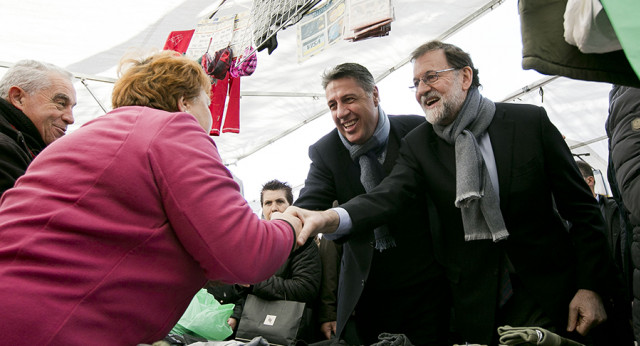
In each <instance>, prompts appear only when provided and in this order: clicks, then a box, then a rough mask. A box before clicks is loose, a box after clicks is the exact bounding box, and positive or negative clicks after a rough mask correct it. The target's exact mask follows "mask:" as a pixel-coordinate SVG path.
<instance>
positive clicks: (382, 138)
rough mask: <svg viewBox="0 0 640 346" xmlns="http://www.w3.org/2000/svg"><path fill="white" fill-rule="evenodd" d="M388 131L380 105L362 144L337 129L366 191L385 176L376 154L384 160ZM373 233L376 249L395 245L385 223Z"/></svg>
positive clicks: (389, 128) (384, 114)
mask: <svg viewBox="0 0 640 346" xmlns="http://www.w3.org/2000/svg"><path fill="white" fill-rule="evenodd" d="M390 131H391V125H390V123H389V118H388V117H387V114H386V113H385V112H384V111H383V110H382V107H380V106H378V125H377V126H376V129H375V131H374V133H373V136H371V138H369V139H368V140H367V141H366V142H365V143H364V144H362V145H360V144H351V143H350V142H349V141H348V140H347V139H346V138H344V136H342V134H341V133H340V132H339V131H338V135H339V136H340V140H341V141H342V144H344V146H345V148H347V150H349V155H350V156H351V159H352V160H353V161H355V162H358V163H359V164H360V182H361V183H362V186H363V187H364V190H365V191H366V192H369V191H371V190H373V188H374V187H376V186H377V185H378V184H379V183H380V182H381V181H382V179H384V177H385V173H384V169H383V167H382V164H381V163H380V161H378V156H379V154H380V153H381V152H382V153H383V159H382V161H384V155H386V152H385V147H386V144H387V141H388V140H389V132H390ZM373 234H374V236H375V240H376V244H375V248H376V249H378V250H380V251H382V250H386V249H388V248H390V247H395V246H396V243H395V240H394V239H393V237H392V236H391V233H389V228H388V227H387V225H382V226H380V227H377V228H376V229H374V230H373Z"/></svg>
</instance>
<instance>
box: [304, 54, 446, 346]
mask: <svg viewBox="0 0 640 346" xmlns="http://www.w3.org/2000/svg"><path fill="white" fill-rule="evenodd" d="M322 86H323V88H324V90H325V94H326V98H327V106H328V107H329V110H330V111H331V116H332V117H333V121H334V122H335V125H336V129H334V130H333V131H331V132H329V133H328V134H327V135H325V136H324V137H323V138H321V139H320V140H319V141H318V142H316V143H315V144H313V145H312V146H311V147H309V157H310V158H311V161H312V162H311V167H310V168H309V174H308V175H307V179H306V181H305V186H304V188H303V189H302V191H300V196H299V197H298V199H297V200H296V202H295V205H296V206H299V207H304V208H308V209H316V210H318V209H322V210H323V209H327V208H330V207H331V206H332V204H333V202H334V201H337V202H338V203H344V202H347V201H348V200H349V199H351V198H353V197H355V196H357V195H360V194H363V193H365V192H366V191H369V190H370V189H372V188H373V187H374V186H375V185H377V184H378V183H379V182H380V181H381V180H382V179H383V178H384V177H386V176H387V175H388V173H389V172H390V171H391V169H392V167H393V165H394V163H395V162H396V159H397V157H398V148H399V147H400V142H401V140H402V137H404V136H405V135H406V134H407V133H408V132H409V131H411V130H412V129H414V128H415V127H416V126H419V125H420V124H424V123H425V121H424V117H421V116H417V115H387V114H386V113H385V112H384V110H383V109H382V107H381V105H380V95H379V93H378V87H377V86H376V85H375V80H374V79H373V76H372V75H371V73H370V72H369V70H367V68H365V67H364V66H362V65H359V64H355V63H345V64H341V65H338V66H336V67H334V68H333V69H331V70H330V71H328V72H327V73H325V74H324V76H323V79H322ZM410 203H411V204H412V206H413V208H409V209H407V210H405V211H403V212H402V213H400V214H398V215H397V216H396V217H393V218H390V219H387V220H385V222H384V224H383V225H379V226H378V227H370V228H368V229H366V230H364V232H361V233H360V234H357V235H356V234H354V235H353V236H351V237H345V238H343V239H341V240H340V243H343V247H342V252H343V254H342V262H341V263H342V264H341V266H340V274H339V283H338V293H337V323H335V324H333V325H335V327H333V328H335V329H334V330H333V332H334V333H335V334H336V335H337V336H338V337H339V338H340V339H344V340H345V341H346V342H347V343H348V344H349V345H362V344H364V345H370V344H373V343H376V342H378V336H379V335H380V334H381V333H383V332H386V333H394V334H405V335H406V336H408V337H409V340H410V341H411V342H412V343H413V344H415V345H424V344H427V345H449V343H448V342H447V334H448V329H449V328H448V326H449V319H448V315H449V310H450V307H449V302H448V287H446V279H445V278H444V273H443V271H442V268H441V267H440V265H438V264H437V263H436V262H435V259H434V256H433V251H432V250H431V249H432V244H431V236H430V234H429V231H428V221H429V220H428V218H427V217H426V215H424V212H423V210H424V208H426V201H425V196H424V195H420V196H415V198H411V202H410ZM334 256H335V255H334ZM338 261H339V260H338ZM324 269H325V268H323V270H324ZM321 311H322V310H321ZM334 318H335V317H334ZM321 320H322V321H323V322H325V319H322V316H321ZM322 328H323V332H324V333H325V336H326V337H327V338H330V337H331V331H332V329H333V328H332V323H331V321H328V323H324V324H323V325H322Z"/></svg>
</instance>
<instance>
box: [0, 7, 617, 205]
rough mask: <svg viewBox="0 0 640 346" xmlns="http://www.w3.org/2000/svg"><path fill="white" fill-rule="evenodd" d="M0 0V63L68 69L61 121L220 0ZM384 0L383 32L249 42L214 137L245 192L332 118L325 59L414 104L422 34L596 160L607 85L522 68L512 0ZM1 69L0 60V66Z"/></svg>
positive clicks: (96, 103)
mask: <svg viewBox="0 0 640 346" xmlns="http://www.w3.org/2000/svg"><path fill="white" fill-rule="evenodd" d="M2 1H3V4H2V6H1V8H2V11H0V42H2V44H3V49H2V50H1V51H0V66H1V67H8V66H10V65H11V64H13V63H14V62H16V61H18V60H20V59H38V60H44V61H48V62H51V63H54V64H57V65H59V66H62V67H65V68H67V69H69V70H70V71H71V72H73V73H74V74H76V76H77V77H79V79H78V81H77V82H76V84H75V87H76V90H77V91H78V101H79V103H78V106H77V107H76V108H75V110H74V115H75V118H76V123H75V124H74V125H73V126H72V127H71V128H70V131H72V130H73V129H74V128H77V127H79V126H81V125H82V124H83V123H85V122H87V121H88V120H90V119H93V118H95V117H98V116H100V115H102V114H104V113H105V111H104V110H103V108H104V109H106V110H107V111H108V110H109V109H110V108H111V107H110V103H111V102H110V97H111V89H112V83H113V81H114V80H115V78H116V77H117V76H116V66H117V64H118V62H119V60H120V58H121V57H122V56H123V55H124V54H125V53H127V52H131V51H132V50H133V51H138V52H139V51H145V50H149V49H161V48H162V47H163V46H164V43H165V40H166V39H167V36H168V35H169V33H170V32H171V31H175V30H188V29H194V28H195V27H196V24H197V23H198V21H199V20H200V19H202V18H205V17H208V16H209V15H210V14H211V13H212V12H213V11H214V10H215V9H216V8H218V5H219V3H220V2H221V1H220V0H217V1H215V0H214V1H211V0H183V1H177V0H174V1H160V2H158V1H150V0H140V1H123V0H113V1H108V2H92V3H87V2H86V1H80V0H66V1H62V2H55V3H52V2H49V1H44V0H23V1H20V2H13V1H12V2H9V1H6V0H2ZM392 3H393V5H394V8H395V21H394V22H393V23H392V24H391V32H390V35H389V36H387V37H383V38H374V39H369V40H365V41H361V42H346V41H344V42H339V43H337V44H336V45H334V46H331V47H330V48H329V49H327V50H326V51H324V52H321V53H320V54H318V55H316V56H314V57H312V58H310V59H309V60H307V61H304V62H303V63H298V62H297V55H296V49H297V48H296V28H295V27H290V28H287V29H286V30H283V31H280V32H279V33H278V34H277V39H278V48H277V49H276V50H275V51H274V52H273V53H272V54H271V55H269V54H268V53H267V50H264V51H262V52H259V53H258V55H257V58H258V65H257V70H256V72H255V73H254V74H253V75H251V76H249V77H243V78H242V79H241V84H242V86H241V95H242V99H241V104H240V114H241V115H240V120H241V123H240V133H239V134H233V133H223V134H222V135H221V136H219V137H214V139H215V141H216V143H217V145H218V149H219V151H220V154H221V156H222V158H223V160H224V161H225V163H226V164H228V165H229V168H230V169H231V170H232V171H233V172H234V173H235V174H236V175H237V176H238V177H240V178H241V179H242V180H243V182H244V189H245V196H246V198H247V199H248V200H250V201H251V200H255V199H258V198H259V195H258V191H259V189H260V186H261V184H262V183H264V182H266V181H267V180H270V179H280V180H283V181H288V182H290V183H291V184H292V185H293V186H300V185H301V184H302V183H303V182H304V178H305V177H306V172H307V170H308V164H309V160H308V158H307V148H308V146H309V145H310V144H312V143H314V142H315V141H316V140H317V139H319V138H320V137H321V136H322V135H324V134H325V133H327V132H328V131H329V130H331V129H332V128H333V123H332V121H331V117H330V115H329V114H328V109H327V107H326V103H325V100H324V91H323V90H322V87H321V85H320V77H321V74H322V72H323V71H324V70H325V69H327V68H329V67H332V66H335V65H337V64H339V63H342V62H347V61H349V62H358V63H361V64H363V65H364V66H367V67H368V68H369V69H370V70H371V72H372V73H373V75H374V77H376V80H377V81H378V82H379V84H378V86H379V88H380V94H381V99H382V101H381V104H382V107H383V108H384V109H385V111H386V112H387V113H389V114H402V113H414V114H421V110H420V108H419V106H418V105H417V103H416V101H415V100H414V98H413V94H412V93H411V92H410V91H409V90H408V89H407V87H408V86H409V84H410V81H411V79H412V73H411V64H410V63H408V58H409V55H410V53H411V51H412V50H413V49H414V48H416V47H417V46H418V45H420V44H421V43H424V42H426V41H428V40H431V39H442V40H445V41H448V42H451V43H454V44H457V45H459V46H460V47H461V48H463V49H465V50H466V51H468V52H469V53H470V54H471V56H472V58H473V59H474V63H475V64H476V67H477V68H478V69H479V70H480V82H481V83H482V84H483V89H482V93H483V94H484V95H485V96H487V97H489V98H490V99H492V100H494V101H503V100H506V101H511V102H525V103H534V104H538V105H542V106H544V107H545V108H546V110H547V112H548V113H549V116H550V118H551V120H552V121H553V122H554V124H555V125H556V126H557V127H558V128H559V129H560V131H561V132H562V133H563V134H564V135H565V136H566V138H567V142H568V144H569V145H570V146H571V147H573V148H574V149H573V150H574V152H575V153H589V154H590V156H587V157H584V159H585V160H586V161H587V162H588V163H590V164H591V165H593V166H594V167H596V168H597V169H600V170H601V171H602V172H606V161H607V141H606V137H605V132H604V121H605V119H606V115H607V107H608V92H609V90H610V88H611V86H610V85H609V84H606V83H593V82H584V81H576V80H571V79H567V78H550V77H547V76H543V75H540V74H538V73H537V72H534V71H523V70H522V68H521V59H522V56H521V54H522V46H521V39H520V37H521V36H520V24H519V16H518V11H517V0H507V1H499V0H492V1H488V0H464V1H463V0H439V1H434V0H395V1H393V2H392ZM250 8H251V1H249V0H228V1H226V2H224V5H223V6H222V7H221V9H220V13H225V12H226V13H235V12H239V11H241V10H249V9H250ZM5 70H6V69H5V68H0V74H2V73H4V71H5ZM542 83H544V84H543V85H542V87H541V88H542V90H543V94H542V95H541V94H540V92H539V90H540V87H539V86H538V85H539V84H542ZM85 85H86V86H85ZM92 94H93V95H92ZM94 97H95V98H94ZM601 185H604V184H601Z"/></svg>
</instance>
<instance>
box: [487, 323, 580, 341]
mask: <svg viewBox="0 0 640 346" xmlns="http://www.w3.org/2000/svg"><path fill="white" fill-rule="evenodd" d="M498 335H500V339H499V341H500V345H542V346H584V345H583V344H581V343H579V342H576V341H573V340H571V339H567V338H563V337H561V336H560V335H558V334H555V333H552V332H550V331H548V330H546V329H543V328H539V327H511V326H502V327H498Z"/></svg>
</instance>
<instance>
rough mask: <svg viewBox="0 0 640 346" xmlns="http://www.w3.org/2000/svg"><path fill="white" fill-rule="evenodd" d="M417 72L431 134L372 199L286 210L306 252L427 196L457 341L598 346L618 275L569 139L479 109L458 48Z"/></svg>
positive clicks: (524, 114)
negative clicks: (524, 339)
mask: <svg viewBox="0 0 640 346" xmlns="http://www.w3.org/2000/svg"><path fill="white" fill-rule="evenodd" d="M412 61H413V64H414V66H413V67H414V69H413V71H414V80H413V84H414V86H415V88H416V100H417V101H418V102H419V103H420V105H421V106H422V108H423V110H424V112H425V114H426V118H427V122H428V123H425V124H423V125H420V126H419V127H417V128H416V129H415V130H414V131H412V132H411V133H409V134H408V135H407V136H405V137H404V139H403V144H402V147H401V149H400V153H399V158H398V161H397V163H396V165H395V166H394V169H393V171H392V172H391V173H390V174H389V176H388V177H387V178H386V179H385V180H384V181H383V182H382V183H381V184H380V185H378V186H377V187H376V188H375V189H373V191H371V192H369V193H368V194H366V195H361V196H359V197H357V198H354V199H352V200H351V201H349V202H347V203H345V204H342V205H341V206H340V208H335V209H332V210H328V211H325V212H309V211H305V210H300V209H295V208H292V209H290V210H287V212H289V213H294V214H297V215H298V216H299V217H300V218H301V219H302V220H303V222H304V229H303V231H302V233H303V235H302V236H301V237H300V239H299V242H300V241H302V240H304V238H305V235H304V234H306V233H311V234H313V233H314V232H316V231H320V232H325V233H326V232H332V231H335V233H333V234H332V236H333V237H341V236H345V235H346V236H353V235H354V234H359V233H360V231H361V230H363V229H370V228H371V227H375V226H376V225H378V224H380V223H382V222H384V221H385V220H387V219H389V218H391V217H393V216H394V215H397V214H398V213H399V212H400V211H402V210H406V209H410V208H412V205H411V204H410V203H409V202H408V200H409V198H410V197H411V196H415V195H423V194H426V195H427V196H429V197H430V199H431V200H432V201H433V203H430V204H429V207H428V208H427V209H423V211H428V214H429V218H430V220H431V231H432V237H433V242H434V251H435V255H436V258H437V259H438V261H439V262H442V263H444V265H445V267H446V274H447V278H448V279H449V282H450V285H451V289H452V297H453V308H454V318H455V324H454V329H455V330H456V332H458V333H459V334H460V336H461V337H460V340H454V341H456V342H458V343H462V342H465V341H467V342H470V343H480V344H497V341H498V335H497V333H496V328H497V327H498V326H503V325H507V324H508V325H511V326H518V327H524V326H539V327H542V328H545V329H548V330H550V331H552V332H556V333H559V334H562V335H568V336H571V337H572V338H581V337H582V336H583V335H587V334H590V335H588V336H589V337H591V338H595V337H596V336H597V334H598V333H597V332H596V330H598V329H602V328H604V327H605V326H604V325H603V326H598V325H600V324H601V323H602V322H603V321H605V320H606V318H607V314H606V311H605V307H604V306H606V305H607V303H608V302H609V296H610V295H611V294H612V291H613V290H614V288H612V285H613V284H614V283H615V279H614V278H612V275H611V273H614V271H615V269H614V266H613V263H612V261H611V259H610V258H609V256H608V251H607V248H606V246H607V245H606V244H607V242H606V240H605V239H604V235H603V233H604V232H603V230H602V228H603V227H604V222H603V219H602V215H601V214H600V211H599V210H598V206H597V205H596V203H595V200H594V199H593V197H592V196H591V194H590V192H589V190H588V188H587V185H586V184H585V183H584V181H583V180H582V177H581V176H580V173H579V171H578V168H577V167H576V164H575V162H574V160H573V157H572V155H571V152H570V151H569V148H568V147H567V145H566V143H565V142H564V140H563V138H562V136H561V134H560V133H559V131H558V130H557V129H556V128H555V127H554V126H553V124H552V123H551V122H550V121H549V118H548V117H547V115H546V112H545V111H544V109H543V108H540V107H535V106H531V105H521V104H500V103H498V104H496V103H493V102H491V101H490V100H488V99H486V98H484V97H482V96H481V95H480V93H479V91H478V87H479V85H480V83H479V79H478V71H477V70H476V69H475V68H474V66H473V62H472V61H471V58H470V57H469V55H468V54H467V53H466V52H464V51H462V50H461V49H460V48H458V47H456V46H453V45H450V44H444V43H442V42H439V41H432V42H428V43H426V44H424V45H422V46H420V47H419V48H417V49H416V50H415V51H414V53H413V56H412ZM560 215H561V216H562V217H561V216H560ZM563 218H564V219H566V220H568V221H570V222H571V223H572V227H571V229H570V230H567V229H566V227H565V226H564V223H563V220H562V219H563ZM336 228H337V230H336ZM592 328H593V329H594V331H593V332H592V333H589V332H590V330H591V329H592ZM575 332H577V333H575ZM578 334H580V335H578ZM596 339H597V338H595V339H593V340H588V342H594V343H596V344H597V343H598V341H597V340H596ZM600 343H601V344H606V341H605V342H600Z"/></svg>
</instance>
